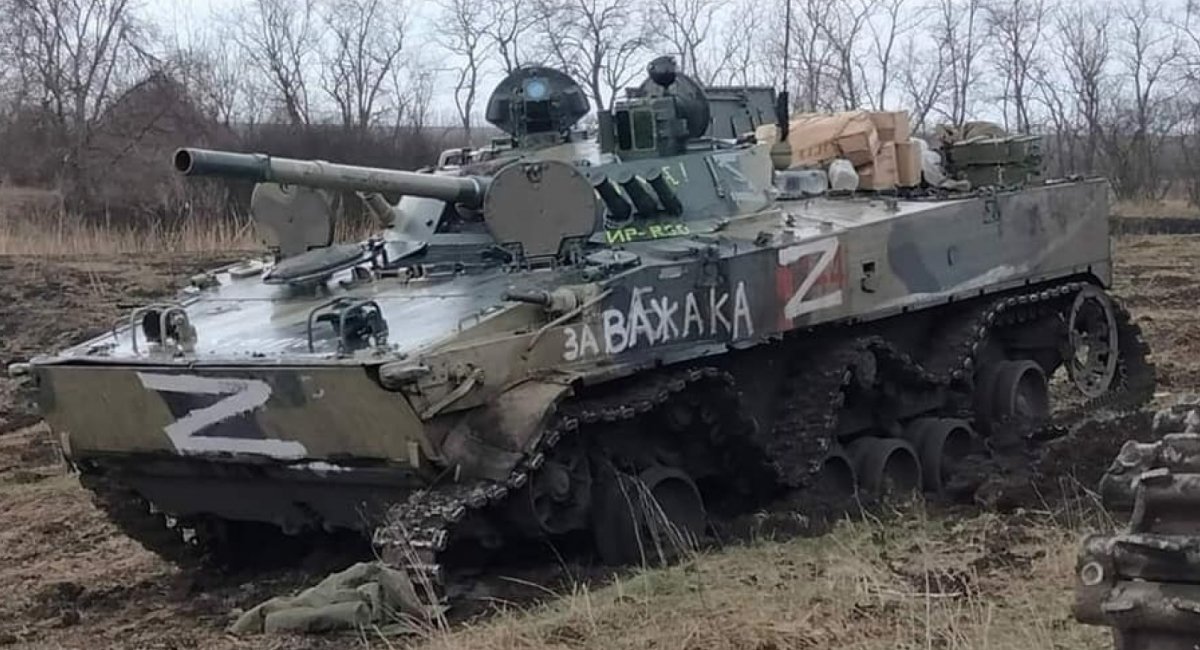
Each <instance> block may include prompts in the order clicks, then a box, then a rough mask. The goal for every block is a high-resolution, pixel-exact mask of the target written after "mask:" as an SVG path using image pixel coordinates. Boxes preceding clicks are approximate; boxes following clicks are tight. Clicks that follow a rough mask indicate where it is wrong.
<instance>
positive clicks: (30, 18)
mask: <svg viewBox="0 0 1200 650" xmlns="http://www.w3.org/2000/svg"><path fill="white" fill-rule="evenodd" d="M6 19H7V21H9V31H10V36H12V37H13V39H14V40H13V42H12V43H11V44H10V45H11V46H12V52H13V54H14V55H15V57H16V58H17V59H18V60H19V61H21V62H22V65H23V66H24V69H23V71H22V74H23V75H26V78H27V80H28V81H29V84H28V86H27V90H28V92H29V93H30V94H31V96H30V97H29V99H30V100H32V101H35V102H36V103H37V104H38V105H39V106H41V107H42V109H43V111H44V112H45V114H46V115H48V116H49V117H50V119H51V120H52V121H53V128H54V129H55V131H56V139H57V140H58V145H59V146H60V147H62V154H63V160H64V164H63V169H62V171H63V176H64V178H63V181H64V183H65V185H66V186H67V187H66V188H65V189H66V190H67V191H68V193H70V194H71V195H73V196H75V197H76V198H77V199H78V200H79V201H86V195H87V184H86V182H84V178H83V174H84V168H83V164H84V163H83V160H82V158H83V156H82V154H83V152H84V151H85V150H86V149H87V148H88V146H89V145H90V144H91V142H92V138H93V136H94V133H95V129H96V125H97V124H98V122H99V121H100V118H101V116H102V115H103V113H104V111H105V110H106V109H107V108H108V106H109V105H110V103H111V101H112V100H113V99H114V97H115V96H116V94H117V93H118V92H119V89H120V88H121V86H122V84H123V83H126V82H128V81H129V79H130V73H132V72H133V70H134V69H135V68H136V67H137V66H136V64H137V63H138V62H140V61H141V54H142V50H141V49H140V45H141V33H140V31H139V29H138V27H137V24H136V21H135V19H134V16H133V12H132V9H131V8H130V3H129V0H10V2H9V6H8V7H7V15H6Z"/></svg>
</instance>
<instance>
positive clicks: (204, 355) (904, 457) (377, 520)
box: [32, 60, 1145, 574]
mask: <svg viewBox="0 0 1200 650" xmlns="http://www.w3.org/2000/svg"><path fill="white" fill-rule="evenodd" d="M722 92H723V93H726V94H728V93H730V92H732V91H731V90H730V89H723V90H722ZM756 92H760V91H756ZM588 110H589V107H588V104H587V101H586V99H585V97H584V94H583V93H582V91H581V90H580V88H579V87H578V86H577V85H576V84H575V83H574V82H572V81H571V80H570V79H569V78H567V77H566V76H565V75H563V74H561V73H559V72H556V71H554V70H549V69H545V68H525V69H521V70H519V71H517V72H516V73H514V74H513V75H511V76H510V77H508V78H506V79H505V80H504V81H503V82H502V83H501V84H500V86H499V88H498V89H497V90H496V92H495V94H494V95H493V96H492V98H491V99H490V101H489V103H488V107H487V116H488V119H489V120H490V121H491V122H492V123H493V124H496V125H497V126H499V127H500V128H502V129H503V130H505V132H506V133H508V134H509V136H510V141H509V142H508V143H507V144H505V145H504V146H495V147H492V148H490V149H489V153H488V155H487V156H482V157H478V156H477V157H474V158H472V157H471V156H459V157H458V161H459V162H461V163H462V164H459V165H455V166H454V167H452V168H445V169H440V170H434V171H433V172H430V173H415V172H402V171H395V170H389V169H369V168H361V167H353V166H346V165H338V164H331V163H326V162H316V161H300V160H288V159H281V158H273V157H269V156H266V155H249V154H241V153H230V152H217V151H207V150H200V149H182V150H180V151H179V152H178V153H177V154H176V155H175V157H174V165H175V167H176V168H177V169H178V170H179V172H180V173H182V174H185V175H188V176H220V177H227V178H234V179H242V180H250V181H254V182H256V183H258V185H257V187H256V189H255V191H254V195H253V199H252V208H253V213H254V217H255V220H256V224H257V226H258V228H259V232H260V233H262V235H263V237H264V239H265V241H266V242H267V244H268V246H269V248H270V250H271V254H270V255H269V256H268V257H266V258H264V259H261V260H250V261H247V262H245V263H241V264H237V265H234V266H231V267H228V268H223V269H219V270H216V271H214V272H212V273H208V274H204V275H202V276H199V277H197V278H195V279H194V280H193V286H191V287H189V288H188V290H186V291H184V292H183V293H182V294H180V295H179V296H178V298H177V299H176V300H174V301H169V302H163V303H161V304H148V305H144V306H142V307H140V308H138V309H135V310H133V311H132V312H131V313H130V314H129V316H128V318H127V319H124V320H123V321H122V322H120V323H117V324H116V325H115V326H114V327H113V328H112V332H111V333H110V334H106V335H104V336H101V337H98V338H96V339H94V340H91V341H88V342H85V343H83V344H81V345H78V346H75V347H73V348H70V349H68V350H65V351H62V352H60V353H58V354H56V355H54V356H47V357H44V358H39V359H36V360H34V362H33V364H32V374H33V375H34V376H35V377H36V380H37V384H38V387H39V391H40V395H41V403H42V406H43V408H44V410H45V414H46V418H47V420H48V421H49V422H50V424H51V426H52V428H53V430H54V431H56V432H57V434H58V436H59V437H60V439H61V441H62V445H63V449H64V452H65V455H66V457H67V458H69V459H70V462H71V464H72V465H73V466H74V467H75V468H77V469H78V471H79V472H80V474H81V478H82V481H83V484H84V485H85V486H87V487H88V488H89V489H91V490H93V491H94V493H95V494H96V497H97V499H98V501H99V502H100V504H101V505H102V506H103V507H104V508H105V509H107V510H108V512H109V513H110V514H111V515H112V517H113V518H114V520H116V521H117V522H118V523H119V524H120V525H122V526H124V527H125V528H126V530H128V531H129V532H130V533H131V534H132V535H133V536H134V537H136V538H138V539H139V540H141V541H142V542H143V543H144V544H145V545H147V546H149V547H150V548H152V549H154V550H158V551H160V552H162V553H164V554H168V555H172V556H174V555H175V554H176V553H177V549H178V548H179V547H180V545H182V544H183V541H182V540H187V541H188V542H190V543H191V544H193V545H200V546H202V547H204V548H208V549H220V548H224V549H226V550H227V551H232V552H237V541H238V540H239V539H242V537H241V536H242V531H245V530H247V529H249V528H252V527H254V526H270V527H273V528H277V529H281V530H283V531H286V532H288V533H297V534H299V533H303V532H304V531H308V530H339V529H343V530H353V531H360V532H362V533H364V534H367V535H370V536H372V538H373V539H374V541H375V543H376V544H377V545H378V547H379V549H380V551H381V552H382V556H383V557H384V559H385V560H387V561H390V562H394V563H397V564H405V565H407V566H410V567H412V568H414V569H419V570H421V571H423V572H426V573H428V574H437V573H438V570H439V563H440V561H441V559H440V556H439V553H440V552H441V551H442V550H443V549H446V548H447V547H449V546H451V545H452V544H454V543H456V542H458V541H460V540H465V541H466V542H470V543H479V544H483V545H485V546H492V547H494V546H499V545H501V544H504V543H510V544H511V543H520V540H522V539H526V540H527V539H536V538H539V537H545V536H557V535H563V534H567V533H572V532H573V531H591V537H592V538H593V540H594V543H595V546H596V548H597V549H598V551H599V553H600V555H601V557H603V558H604V559H605V560H608V561H612V562H624V561H628V560H632V559H636V558H639V557H645V555H646V553H647V552H652V551H654V550H655V548H656V546H659V545H658V544H655V543H651V542H649V541H648V540H655V539H656V538H655V537H654V535H648V534H647V533H648V532H654V531H659V530H661V529H669V530H671V531H674V532H675V533H678V534H680V535H681V536H694V535H701V534H703V533H704V530H705V526H706V520H707V518H708V516H709V514H710V513H714V512H727V511H736V510H738V509H742V508H746V507H748V506H750V505H753V504H756V503H761V502H763V501H764V500H766V499H771V498H773V497H776V496H778V495H781V494H787V493H800V494H803V493H805V491H817V492H821V491H823V490H831V491H835V492H842V493H845V492H850V491H853V490H862V491H864V492H874V493H881V492H888V491H889V490H905V489H919V488H924V489H925V490H927V491H930V492H934V493H944V492H948V491H953V490H956V489H957V488H956V484H955V479H956V467H958V465H959V461H961V460H962V459H964V458H967V457H972V458H976V459H979V458H982V459H984V460H986V459H988V458H992V457H996V456H998V455H1002V454H1005V453H1009V451H1010V450H1012V449H1014V448H1021V447H1023V446H1026V445H1029V444H1034V443H1033V442H1031V440H1032V439H1033V438H1034V436H1032V435H1030V433H1031V432H1033V431H1035V430H1037V429H1038V428H1039V427H1040V426H1041V425H1042V424H1043V423H1045V422H1046V421H1047V419H1048V417H1049V412H1050V397H1049V392H1048V389H1047V378H1048V377H1050V376H1051V375H1052V374H1054V373H1055V372H1056V371H1058V370H1060V369H1061V368H1064V367H1065V369H1066V371H1067V373H1068V374H1069V377H1070V380H1071V384H1072V385H1073V386H1074V387H1075V389H1076V393H1079V394H1081V397H1080V399H1081V400H1105V401H1109V402H1118V401H1139V400H1142V399H1144V398H1145V395H1144V391H1143V389H1144V387H1145V382H1144V381H1143V380H1144V377H1143V376H1142V374H1141V370H1142V368H1143V364H1142V357H1143V355H1144V353H1145V350H1144V347H1143V346H1142V344H1141V342H1140V339H1139V337H1138V333H1137V330H1136V328H1135V327H1134V326H1133V325H1132V324H1131V323H1130V322H1129V319H1128V316H1127V314H1126V313H1125V312H1124V311H1123V310H1122V309H1121V308H1120V307H1119V306H1118V305H1117V304H1116V303H1115V302H1114V301H1113V300H1112V299H1111V298H1110V297H1109V295H1108V294H1107V293H1106V290H1105V289H1106V287H1107V286H1108V285H1109V282H1110V281H1111V275H1112V260H1111V257H1110V251H1109V239H1108V220H1107V219H1108V203H1107V201H1108V186H1107V185H1106V183H1105V182H1104V181H1102V180H1071V181H1064V182H1057V183H1038V184H1036V185H1028V186H1023V187H1000V188H991V189H988V190H978V191H973V192H966V193H959V194H947V193H945V192H940V191H933V190H930V191H916V192H913V193H911V195H908V196H896V195H891V196H884V195H876V194H858V193H849V194H845V195H840V196H834V195H821V194H820V193H819V192H818V193H817V194H818V195H814V196H804V195H798V194H794V193H791V192H790V190H788V189H787V188H789V187H791V186H792V184H791V183H790V181H792V180H794V178H793V174H794V173H795V172H789V171H779V170H776V169H775V167H774V166H773V164H772V145H770V144H767V143H758V142H755V141H754V140H753V139H752V138H714V137H710V136H708V135H706V134H707V132H708V131H709V129H710V126H711V121H712V119H711V114H710V111H709V104H708V102H707V100H706V97H705V93H704V90H703V88H701V87H700V86H699V85H698V84H696V83H695V82H694V81H692V80H691V79H689V78H687V77H686V76H684V75H681V74H676V73H675V71H674V69H673V65H672V64H671V62H670V61H668V60H657V61H655V62H654V63H653V64H652V65H651V68H650V76H649V78H648V79H647V80H646V81H645V83H644V84H642V86H640V87H639V88H636V89H633V90H632V91H631V92H630V93H629V96H628V97H627V98H626V99H625V100H624V101H622V102H618V103H617V104H616V105H615V106H614V109H613V110H611V111H602V112H600V113H599V114H598V125H599V126H598V133H596V134H595V136H594V137H593V136H590V135H586V134H580V133H579V132H578V130H576V129H574V126H575V124H576V122H577V121H578V120H579V119H580V118H581V117H582V116H583V115H585V114H586V113H587V112H588ZM782 122H786V120H782ZM780 126H781V128H784V129H786V124H781V125H780ZM776 153H778V152H776ZM776 158H778V156H776ZM777 188H783V189H784V191H782V192H781V191H780V189H777ZM337 191H350V192H360V193H362V194H363V196H364V199H365V201H366V203H367V204H368V205H369V206H371V207H372V209H373V210H374V211H375V213H376V214H377V215H379V217H380V219H381V220H382V221H383V222H384V223H385V224H386V228H385V229H383V231H382V233H381V235H379V236H378V237H375V238H372V239H370V240H368V241H366V242H362V243H357V244H337V243H334V242H333V241H332V234H331V233H332V221H331V219H332V217H331V215H330V210H329V206H330V196H331V192H337ZM397 193H398V194H402V195H403V198H401V199H400V201H399V203H398V204H394V205H393V204H392V203H390V202H389V201H388V200H387V199H386V198H385V196H386V195H387V194H397ZM788 196H791V197H794V198H790V199H789V198H785V197H788ZM976 466H978V464H976ZM969 489H970V488H969V486H968V487H967V490H968V492H969ZM652 515H653V516H652ZM164 521H166V522H168V523H170V524H171V526H163V522H164ZM656 521H657V522H658V523H657V524H656V523H655V522H656ZM664 521H665V522H668V523H670V524H671V526H661V523H662V522H664ZM181 532H182V533H183V534H182V535H181V534H180V533H181Z"/></svg>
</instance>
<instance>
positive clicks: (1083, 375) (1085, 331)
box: [1067, 286, 1120, 398]
mask: <svg viewBox="0 0 1200 650" xmlns="http://www.w3.org/2000/svg"><path fill="white" fill-rule="evenodd" d="M1067 334H1068V336H1069V342H1068V345H1069V349H1068V354H1067V374H1068V375H1070V377H1071V381H1073V382H1075V386H1076V387H1077V388H1078V389H1079V392H1081V393H1083V394H1084V395H1085V396H1086V397H1089V398H1095V397H1099V396H1101V395H1103V394H1104V392H1105V391H1107V390H1108V389H1109V388H1111V387H1112V383H1113V379H1114V378H1115V377H1116V376H1117V358H1118V356H1119V354H1120V349H1119V340H1118V338H1119V337H1118V334H1117V315H1116V312H1115V311H1114V310H1113V306H1112V300H1110V299H1109V297H1108V296H1107V295H1106V294H1105V293H1104V292H1103V291H1101V290H1100V289H1098V288H1096V287H1091V286H1089V287H1085V288H1084V289H1083V290H1082V291H1080V292H1079V294H1078V295H1076V296H1075V302H1074V303H1072V305H1071V315H1070V317H1069V318H1068V319H1067Z"/></svg>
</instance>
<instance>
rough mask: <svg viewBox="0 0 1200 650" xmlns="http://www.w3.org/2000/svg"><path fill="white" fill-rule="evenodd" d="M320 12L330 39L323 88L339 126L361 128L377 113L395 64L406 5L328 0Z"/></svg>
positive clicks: (385, 0)
mask: <svg viewBox="0 0 1200 650" xmlns="http://www.w3.org/2000/svg"><path fill="white" fill-rule="evenodd" d="M323 14H324V16H323V17H324V21H325V25H326V27H327V28H328V34H329V41H330V43H329V48H328V51H327V52H326V53H325V55H324V57H323V59H324V61H323V63H324V65H323V66H322V67H323V70H322V78H323V85H324V89H325V92H326V94H328V95H329V98H330V99H331V100H333V103H334V104H335V105H336V106H337V110H338V115H339V116H340V118H341V122H342V126H343V127H344V128H346V129H348V130H356V131H359V132H363V131H365V130H366V129H367V127H369V126H371V125H372V124H373V123H375V121H376V119H377V118H378V117H379V114H380V112H381V110H382V109H381V108H380V102H381V100H383V99H384V98H385V95H386V94H387V93H388V86H387V82H388V81H389V80H390V79H392V71H393V69H395V68H396V67H397V66H398V65H399V63H400V53H401V51H402V50H403V49H404V47H405V44H406V42H407V38H406V37H407V33H408V7H407V6H406V5H405V4H404V2H403V0H328V2H327V4H326V5H325V7H324V11H323Z"/></svg>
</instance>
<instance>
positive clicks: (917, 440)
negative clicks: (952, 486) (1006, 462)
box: [904, 418, 975, 494]
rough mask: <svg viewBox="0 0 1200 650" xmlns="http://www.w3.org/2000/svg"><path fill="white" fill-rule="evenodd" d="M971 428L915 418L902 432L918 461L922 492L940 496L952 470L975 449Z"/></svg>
mask: <svg viewBox="0 0 1200 650" xmlns="http://www.w3.org/2000/svg"><path fill="white" fill-rule="evenodd" d="M974 437H975V436H974V434H973V432H972V431H971V425H969V424H967V423H966V421H964V420H955V419H950V418H917V419H916V420H913V421H912V422H910V423H909V425H908V426H907V427H906V428H905V429H904V439H905V440H907V441H908V442H909V443H910V444H912V446H913V448H914V449H915V450H916V452H917V458H918V459H919V460H920V461H921V477H922V480H923V484H924V487H925V490H926V491H927V492H932V493H935V494H941V493H942V492H943V490H944V488H945V486H946V483H947V481H948V480H949V479H950V475H951V474H952V473H953V471H954V466H955V465H957V464H958V463H959V462H961V461H962V460H963V459H964V458H966V457H967V456H968V455H969V454H970V453H971V449H972V447H973V445H974Z"/></svg>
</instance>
